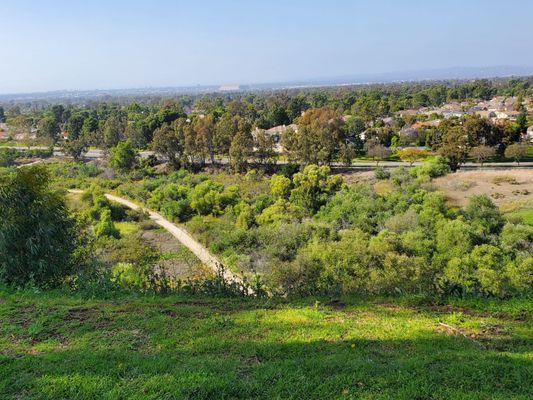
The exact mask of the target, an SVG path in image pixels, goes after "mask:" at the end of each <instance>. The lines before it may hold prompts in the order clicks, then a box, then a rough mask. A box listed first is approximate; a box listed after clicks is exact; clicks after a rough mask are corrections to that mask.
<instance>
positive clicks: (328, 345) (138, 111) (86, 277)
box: [0, 79, 533, 399]
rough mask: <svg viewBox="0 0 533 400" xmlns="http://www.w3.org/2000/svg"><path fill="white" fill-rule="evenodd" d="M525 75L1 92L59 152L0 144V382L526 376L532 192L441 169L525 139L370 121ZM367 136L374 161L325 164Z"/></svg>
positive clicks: (175, 394)
mask: <svg viewBox="0 0 533 400" xmlns="http://www.w3.org/2000/svg"><path fill="white" fill-rule="evenodd" d="M530 83H531V82H530V80H528V79H519V80H514V79H513V80H505V81H476V82H470V83H460V84H458V83H454V84H448V83H442V84H428V85H389V86H377V87H376V86H374V87H368V88H359V87H357V88H342V89H331V90H307V91H298V92H295V91H287V92H275V93H266V92H265V93H260V94H235V95H227V96H216V95H213V96H204V97H197V98H187V97H180V98H177V99H173V100H171V101H165V102H164V103H160V102H159V100H157V101H155V100H154V101H145V102H133V101H126V100H124V101H119V102H117V103H103V102H102V103H98V104H85V105H66V106H65V105H58V104H56V105H53V106H51V107H49V106H48V105H47V106H43V107H40V106H36V107H33V108H24V107H23V106H22V107H20V106H12V107H10V108H8V109H7V110H6V113H5V118H6V120H7V121H8V123H9V124H11V126H14V125H16V124H27V126H28V127H30V126H38V127H39V130H38V132H39V133H38V135H39V137H40V139H41V140H42V141H44V142H46V143H47V144H54V143H56V144H60V145H61V146H62V147H63V149H64V150H65V151H66V152H67V153H68V154H69V155H70V156H72V158H73V159H74V160H73V161H71V160H65V159H61V160H58V159H52V160H47V161H48V162H46V163H45V165H37V166H26V167H21V168H17V167H20V165H18V164H21V163H22V161H23V160H24V159H23V156H27V155H28V153H21V152H20V151H19V150H12V149H4V150H2V149H0V321H1V323H0V376H2V379H0V397H2V398H35V399H42V398H68V399H89V398H100V397H102V393H106V396H107V398H110V399H114V398H117V399H118V398H135V397H137V398H154V399H160V398H195V399H201V398H206V399H210V398H215V397H216V398H317V399H318V398H369V399H370V398H372V399H375V398H384V399H385V398H405V399H411V398H443V399H444V398H458V399H459V398H468V399H470V398H473V399H476V398H478V399H485V398H502V399H504V398H505V399H507V398H517V399H520V398H524V399H526V398H530V397H531V395H532V394H533V393H532V392H531V387H530V386H531V385H530V381H531V378H532V377H531V372H530V371H531V363H530V353H531V340H530V338H531V332H532V330H531V328H532V327H531V312H532V307H531V304H532V303H531V295H532V294H533V293H532V290H533V222H532V214H531V210H532V209H533V208H532V206H531V203H529V202H528V199H527V196H528V194H529V191H528V190H527V188H525V187H523V186H521V185H522V180H521V178H517V176H519V175H511V174H507V173H498V175H495V176H492V175H491V178H490V181H488V183H486V182H485V186H482V184H481V183H479V182H478V183H476V182H473V181H472V179H462V180H461V179H459V178H458V177H457V174H458V173H455V174H454V175H450V174H451V173H452V171H453V170H456V169H457V168H459V167H460V166H461V164H462V163H463V162H464V161H465V160H466V159H467V158H468V157H470V158H472V159H475V160H477V161H478V162H480V163H483V162H486V161H488V160H493V159H495V158H499V159H502V158H503V157H507V158H508V159H512V160H515V161H517V162H520V161H521V160H523V159H524V158H527V157H528V151H530V148H529V147H527V146H526V145H524V144H523V143H522V142H520V141H519V140H520V138H521V137H522V136H523V133H524V132H523V129H524V126H526V125H527V124H524V121H523V118H522V119H521V120H517V121H515V122H512V123H503V124H499V123H493V122H490V121H488V120H485V119H482V118H479V117H475V116H468V117H462V118H450V119H445V120H443V122H442V123H441V124H440V125H439V126H438V127H432V126H430V125H429V126H428V128H427V129H425V130H423V131H422V132H423V135H421V136H419V137H418V139H417V140H420V142H419V143H404V142H402V141H401V140H400V136H398V135H397V132H398V129H401V126H402V124H403V123H406V122H407V121H405V120H403V117H399V116H398V115H396V114H394V118H393V122H392V123H393V125H392V127H391V125H388V124H385V123H384V122H383V119H384V118H385V117H388V116H390V115H391V113H393V112H395V111H398V110H402V109H406V108H408V107H414V106H418V107H420V106H425V105H439V104H442V102H444V101H447V100H450V99H458V100H464V99H470V98H474V97H475V98H482V99H489V98H491V97H492V96H494V95H495V94H509V95H517V96H522V97H523V96H530V95H531V88H530ZM520 106H522V104H521V103H520ZM17 107H18V109H17ZM186 109H187V113H186V112H185V110H186ZM348 113H349V114H348ZM521 113H522V114H523V109H522V111H521ZM407 118H409V117H407ZM417 118H418V117H417ZM410 122H412V121H410ZM526 122H527V117H526ZM291 123H295V124H296V125H294V126H290V127H286V128H287V129H284V130H283V132H282V134H281V136H280V137H279V141H280V142H279V143H277V141H276V140H274V136H272V135H269V134H267V133H266V131H265V129H268V128H271V127H273V126H279V125H283V124H285V125H289V124H291ZM363 133H364V134H363ZM63 134H64V136H65V137H64V138H63V137H62V136H63ZM280 144H281V145H282V146H283V147H284V149H285V153H284V154H282V155H280V154H279V153H277V152H276V151H275V148H276V146H277V145H280ZM419 145H421V146H426V148H420V147H418V146H419ZM89 146H98V147H100V148H102V149H103V150H104V151H105V157H104V158H103V159H98V160H93V161H88V160H86V159H83V153H84V151H85V150H86V149H87V148H88V147H89ZM145 149H151V150H154V151H155V154H151V153H148V154H147V153H142V154H141V151H142V150H145ZM40 151H41V150H40ZM363 154H364V157H366V160H373V161H375V163H376V168H375V170H374V171H373V172H365V173H362V174H360V175H355V176H354V175H352V176H349V177H347V176H343V175H340V174H338V173H337V172H339V169H338V168H337V169H336V170H333V169H332V167H331V166H332V165H333V164H334V163H343V164H349V163H351V162H353V160H354V159H356V158H357V157H363ZM35 155H36V156H38V155H40V154H35ZM42 155H47V156H51V155H52V154H51V152H50V151H46V152H44V153H43V154H42ZM385 158H389V159H396V160H397V159H401V160H403V161H406V166H405V167H399V168H395V169H390V168H384V167H386V166H379V162H380V161H381V160H383V159H385ZM279 160H281V161H283V163H280V165H276V162H277V161H279ZM422 161H423V162H422ZM415 163H416V164H415ZM407 164H409V167H407ZM335 166H336V167H338V166H339V164H335ZM451 177H452V178H453V179H451V180H452V181H453V182H451V183H452V184H453V185H452V186H449V185H450V182H449V181H450V179H448V178H451ZM446 179H448V181H445V180H446ZM478 180H479V179H478ZM446 185H448V186H446ZM486 186H491V190H488V189H487V190H481V189H480V188H482V187H486ZM504 186H505V190H506V191H504V190H503V187H504ZM511 187H512V188H511ZM473 188H474V189H476V190H477V191H476V192H474V190H473ZM494 188H496V189H494ZM69 189H76V190H75V191H69ZM439 189H440V190H439ZM492 189H494V190H492ZM441 190H443V191H441ZM446 190H448V192H446ZM450 191H454V193H456V192H460V193H461V194H462V195H463V196H462V198H461V199H460V200H461V201H458V202H452V201H451V200H453V199H452V197H451V196H449V192H450ZM109 193H111V194H114V195H117V196H121V197H123V198H126V199H129V200H131V201H133V202H134V203H136V204H138V205H140V206H141V209H139V210H131V209H129V208H125V207H123V206H121V205H119V204H118V203H114V202H112V201H110V200H109V199H108V197H106V194H109ZM505 196H507V198H505ZM512 196H514V197H512ZM504 198H505V199H504ZM504 200H505V201H504ZM143 209H150V210H154V211H157V212H159V213H160V214H161V215H163V216H164V217H165V218H167V219H168V220H169V221H171V222H173V223H175V224H177V225H179V226H180V227H182V228H184V229H186V230H187V231H188V232H190V234H191V235H192V236H193V237H194V238H195V239H196V240H198V241H199V242H201V243H202V244H203V245H204V246H205V247H206V248H207V249H209V250H210V251H211V253H213V254H214V255H216V256H217V258H218V259H219V260H220V261H221V264H222V265H221V266H220V268H219V269H218V271H213V270H212V269H211V268H208V267H207V266H202V265H201V263H200V262H199V261H198V260H197V259H196V258H195V256H194V255H193V253H191V252H189V251H188V250H187V249H186V248H185V247H184V246H182V245H180V244H177V242H176V240H175V238H174V237H173V236H170V235H169V234H168V233H167V232H165V231H164V230H163V229H161V228H159V227H158V226H157V225H155V224H154V222H153V221H152V220H150V218H148V214H147V212H145V211H143ZM227 270H230V271H231V273H232V276H238V278H239V279H236V280H228V279H227V275H226V272H227ZM241 278H242V279H241ZM436 350H437V351H436ZM468 360H473V361H472V362H470V361H468Z"/></svg>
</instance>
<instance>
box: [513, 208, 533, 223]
mask: <svg viewBox="0 0 533 400" xmlns="http://www.w3.org/2000/svg"><path fill="white" fill-rule="evenodd" d="M507 216H508V217H511V218H513V219H518V220H520V221H522V223H523V224H526V225H531V226H533V208H523V209H521V210H519V211H515V212H511V213H509V214H507Z"/></svg>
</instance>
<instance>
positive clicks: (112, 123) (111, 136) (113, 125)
mask: <svg viewBox="0 0 533 400" xmlns="http://www.w3.org/2000/svg"><path fill="white" fill-rule="evenodd" d="M125 129H126V127H125V125H124V122H123V120H122V119H121V118H120V116H119V115H117V114H113V115H111V116H110V117H109V118H108V119H107V120H106V122H105V124H104V129H103V139H104V145H105V146H106V147H108V148H111V147H114V146H116V145H117V144H118V143H119V142H120V141H121V140H122V139H124V131H125Z"/></svg>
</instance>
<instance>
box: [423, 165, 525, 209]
mask: <svg viewBox="0 0 533 400" xmlns="http://www.w3.org/2000/svg"><path fill="white" fill-rule="evenodd" d="M433 184H434V185H435V186H436V188H437V189H439V190H442V191H443V192H444V193H445V194H446V196H447V197H448V199H449V200H450V202H451V203H452V204H453V205H456V206H461V207H462V206H464V205H466V204H467V203H468V198H469V197H471V196H474V195H479V194H487V195H488V196H490V197H491V199H492V200H493V201H494V203H496V204H498V205H502V204H504V203H508V202H509V201H522V200H527V199H531V197H532V194H533V170H527V169H520V170H518V169H517V170H501V171H458V172H455V173H453V174H448V175H446V176H442V177H439V178H437V179H435V180H434V181H433Z"/></svg>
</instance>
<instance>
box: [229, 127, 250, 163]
mask: <svg viewBox="0 0 533 400" xmlns="http://www.w3.org/2000/svg"><path fill="white" fill-rule="evenodd" d="M252 152H253V141H252V135H251V134H250V132H245V131H240V132H238V134H237V135H236V136H235V137H234V138H233V140H232V141H231V146H230V148H229V156H230V163H231V167H232V169H233V170H234V171H236V172H242V171H244V169H245V168H246V165H247V163H248V158H249V157H250V156H251V155H252Z"/></svg>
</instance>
